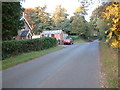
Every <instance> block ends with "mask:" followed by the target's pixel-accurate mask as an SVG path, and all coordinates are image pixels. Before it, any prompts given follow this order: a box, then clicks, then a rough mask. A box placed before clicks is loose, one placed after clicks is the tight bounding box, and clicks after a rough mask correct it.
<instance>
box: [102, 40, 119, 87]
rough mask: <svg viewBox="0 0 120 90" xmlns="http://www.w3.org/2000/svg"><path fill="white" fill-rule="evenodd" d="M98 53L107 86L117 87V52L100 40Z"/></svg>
mask: <svg viewBox="0 0 120 90" xmlns="http://www.w3.org/2000/svg"><path fill="white" fill-rule="evenodd" d="M100 53H101V63H102V69H103V73H104V74H105V78H106V79H105V80H106V81H107V84H108V85H107V88H118V52H117V51H114V50H113V49H112V48H110V47H108V46H107V45H105V44H104V43H103V42H101V43H100Z"/></svg>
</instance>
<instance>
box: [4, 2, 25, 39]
mask: <svg viewBox="0 0 120 90" xmlns="http://www.w3.org/2000/svg"><path fill="white" fill-rule="evenodd" d="M21 11H22V7H21V5H20V2H2V39H3V40H10V39H13V36H16V35H17V31H18V29H21V27H23V24H21V21H20V18H21V16H22V14H21Z"/></svg>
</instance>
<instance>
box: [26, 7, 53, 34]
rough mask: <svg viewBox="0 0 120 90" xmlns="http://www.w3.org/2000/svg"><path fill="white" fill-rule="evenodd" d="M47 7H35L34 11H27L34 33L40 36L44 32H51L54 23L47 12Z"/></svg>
mask: <svg viewBox="0 0 120 90" xmlns="http://www.w3.org/2000/svg"><path fill="white" fill-rule="evenodd" d="M46 8H47V6H46V5H45V6H44V7H35V8H33V9H28V10H26V12H25V14H26V16H25V17H27V20H28V21H29V22H30V24H31V26H32V29H33V33H35V34H39V33H40V32H42V31H43V30H46V29H48V30H50V29H51V28H52V27H51V25H52V21H51V18H50V14H49V13H47V12H46V11H45V10H46Z"/></svg>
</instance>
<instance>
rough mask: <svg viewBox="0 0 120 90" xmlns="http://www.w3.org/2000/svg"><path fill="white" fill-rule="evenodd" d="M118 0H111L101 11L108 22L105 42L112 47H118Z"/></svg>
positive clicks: (119, 36)
mask: <svg viewBox="0 0 120 90" xmlns="http://www.w3.org/2000/svg"><path fill="white" fill-rule="evenodd" d="M119 8H120V3H119V2H111V3H110V4H109V5H108V6H107V7H106V8H105V11H104V12H103V13H102V15H103V17H105V18H106V19H107V20H108V21H109V22H108V26H109V27H110V28H109V29H108V30H107V31H106V32H105V33H107V39H106V42H108V43H109V45H110V46H112V47H114V48H120V45H119V40H120V23H119V21H120V15H119Z"/></svg>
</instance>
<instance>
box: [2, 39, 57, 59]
mask: <svg viewBox="0 0 120 90" xmlns="http://www.w3.org/2000/svg"><path fill="white" fill-rule="evenodd" d="M56 45H57V40H56V38H54V37H43V38H40V39H27V40H10V41H3V42H2V60H4V59H6V58H9V57H11V56H15V55H18V54H22V53H25V52H30V51H39V50H44V49H48V48H50V47H54V46H56Z"/></svg>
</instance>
